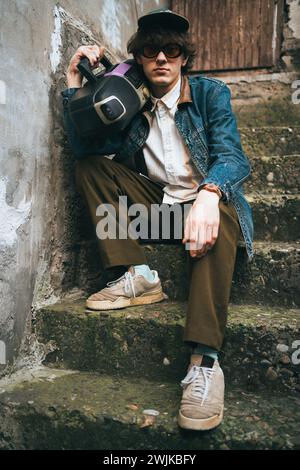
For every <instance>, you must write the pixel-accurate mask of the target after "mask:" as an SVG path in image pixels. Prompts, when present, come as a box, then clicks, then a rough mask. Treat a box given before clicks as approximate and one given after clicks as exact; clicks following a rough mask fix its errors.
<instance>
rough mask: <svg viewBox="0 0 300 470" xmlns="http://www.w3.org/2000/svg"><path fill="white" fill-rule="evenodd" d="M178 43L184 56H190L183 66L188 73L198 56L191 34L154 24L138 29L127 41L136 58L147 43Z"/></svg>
mask: <svg viewBox="0 0 300 470" xmlns="http://www.w3.org/2000/svg"><path fill="white" fill-rule="evenodd" d="M168 43H176V44H179V45H180V46H181V47H182V48H183V54H184V57H185V58H186V57H188V61H187V63H186V65H185V66H184V67H182V73H184V74H186V73H188V72H189V71H190V70H191V69H192V67H193V63H194V60H195V56H196V46H195V44H194V43H193V42H192V40H191V38H190V34H189V33H188V32H186V33H179V32H178V31H174V30H173V29H167V28H163V27H161V26H154V27H151V28H149V29H148V28H147V29H146V28H143V29H138V31H137V32H136V33H135V34H133V36H131V38H130V39H129V41H128V43H127V52H128V53H129V54H132V55H133V56H134V58H136V57H137V56H138V55H139V54H140V53H141V50H142V48H143V46H145V45H146V44H161V45H162V46H163V45H164V44H168Z"/></svg>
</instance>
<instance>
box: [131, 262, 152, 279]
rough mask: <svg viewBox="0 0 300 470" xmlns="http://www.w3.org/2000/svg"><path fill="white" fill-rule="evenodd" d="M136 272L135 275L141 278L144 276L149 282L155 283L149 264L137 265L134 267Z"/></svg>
mask: <svg viewBox="0 0 300 470" xmlns="http://www.w3.org/2000/svg"><path fill="white" fill-rule="evenodd" d="M134 272H135V274H137V275H139V276H144V278H145V279H147V281H149V282H153V281H154V276H153V274H152V272H151V270H150V268H149V266H148V264H136V265H135V266H134Z"/></svg>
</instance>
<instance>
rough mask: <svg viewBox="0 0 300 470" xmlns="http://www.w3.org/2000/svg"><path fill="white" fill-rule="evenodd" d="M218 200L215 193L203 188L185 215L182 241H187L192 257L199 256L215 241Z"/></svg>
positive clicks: (218, 219) (218, 217)
mask: <svg viewBox="0 0 300 470" xmlns="http://www.w3.org/2000/svg"><path fill="white" fill-rule="evenodd" d="M219 200H220V198H219V196H218V195H217V194H216V193H213V192H210V191H205V190H204V189H203V190H201V191H200V192H199V194H198V196H197V199H196V200H195V202H194V204H193V206H192V208H191V210H190V212H189V214H188V216H187V219H186V223H185V229H184V238H183V240H182V243H189V250H190V255H191V257H192V258H201V257H202V256H204V255H205V254H206V253H207V251H208V250H210V249H211V248H212V247H213V246H214V244H215V243H216V240H217V237H218V232H219V225H220V209H219Z"/></svg>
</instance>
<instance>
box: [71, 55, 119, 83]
mask: <svg viewBox="0 0 300 470" xmlns="http://www.w3.org/2000/svg"><path fill="white" fill-rule="evenodd" d="M100 62H101V64H102V65H103V66H104V67H105V68H106V70H108V69H110V68H111V67H113V64H112V63H111V61H110V60H109V59H108V58H107V57H106V56H105V55H104V56H103V57H102V59H101V60H100ZM77 68H78V70H79V71H80V72H81V73H82V75H83V76H84V77H85V78H86V79H87V80H88V81H89V82H90V83H95V82H96V81H97V77H96V75H94V74H93V71H92V69H91V64H90V61H89V59H88V58H87V57H83V58H82V59H81V61H80V62H79V64H78V65H77Z"/></svg>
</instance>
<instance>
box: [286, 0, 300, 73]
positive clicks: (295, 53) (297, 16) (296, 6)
mask: <svg viewBox="0 0 300 470" xmlns="http://www.w3.org/2000/svg"><path fill="white" fill-rule="evenodd" d="M283 38H284V40H283V44H282V60H283V62H284V64H285V68H286V70H298V71H299V70H300V2H299V0H286V9H285V23H284V30H283Z"/></svg>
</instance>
